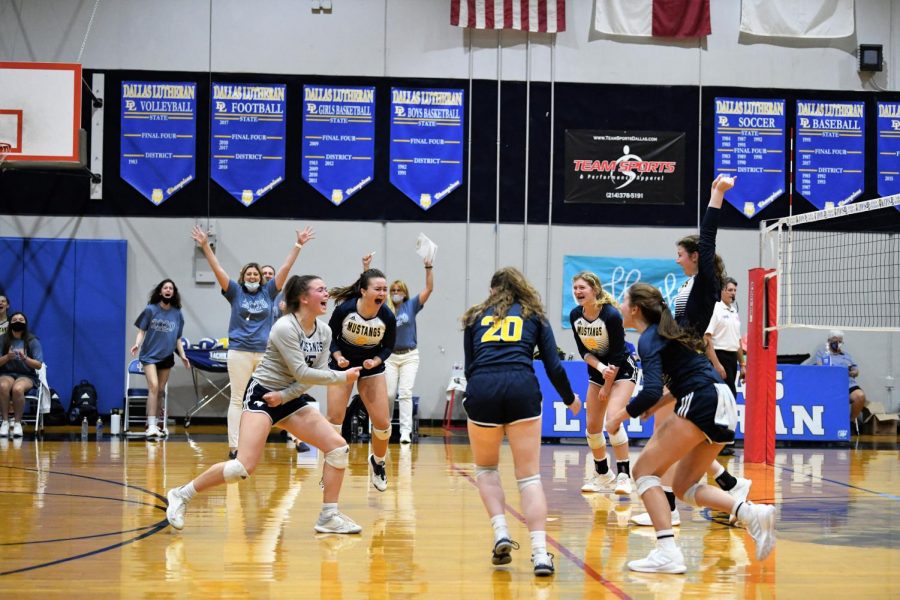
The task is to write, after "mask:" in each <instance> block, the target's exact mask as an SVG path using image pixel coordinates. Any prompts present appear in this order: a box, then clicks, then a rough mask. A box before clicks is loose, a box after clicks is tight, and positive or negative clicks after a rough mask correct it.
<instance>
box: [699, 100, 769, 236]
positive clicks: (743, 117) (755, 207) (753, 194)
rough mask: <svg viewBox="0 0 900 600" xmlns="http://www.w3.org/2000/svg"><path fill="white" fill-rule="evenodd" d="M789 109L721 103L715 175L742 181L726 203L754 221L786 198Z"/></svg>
mask: <svg viewBox="0 0 900 600" xmlns="http://www.w3.org/2000/svg"><path fill="white" fill-rule="evenodd" d="M784 104H785V103H784V100H763V99H757V98H716V140H715V148H716V153H715V173H716V175H719V174H725V175H730V176H735V175H739V176H740V177H739V178H738V185H737V186H735V187H734V189H732V190H730V191H729V192H728V194H726V196H725V200H727V201H728V202H729V203H730V204H731V205H733V206H734V207H735V208H736V209H738V210H739V211H741V212H742V213H743V214H744V216H746V217H747V218H748V219H749V218H750V217H753V216H755V215H756V213H758V212H759V211H761V210H762V209H764V208H765V207H767V206H768V205H769V204H771V203H772V202H773V201H774V200H775V199H776V198H778V197H779V196H781V195H782V194H783V193H784V189H785V185H784V163H785V152H784V148H785V143H784V140H785V135H784V132H785V117H784Z"/></svg>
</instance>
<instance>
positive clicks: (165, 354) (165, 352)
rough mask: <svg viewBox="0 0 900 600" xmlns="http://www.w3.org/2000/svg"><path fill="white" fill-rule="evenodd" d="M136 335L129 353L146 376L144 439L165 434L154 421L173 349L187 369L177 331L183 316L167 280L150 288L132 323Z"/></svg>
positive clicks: (172, 285) (175, 289) (180, 329)
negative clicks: (135, 357)
mask: <svg viewBox="0 0 900 600" xmlns="http://www.w3.org/2000/svg"><path fill="white" fill-rule="evenodd" d="M134 325H135V327H137V329H138V331H137V337H136V338H135V340H134V346H132V347H131V355H132V356H138V351H140V356H139V357H138V358H139V360H140V361H141V365H143V367H144V376H145V377H146V378H147V431H146V435H147V437H148V438H153V437H165V435H166V434H165V427H166V424H165V423H163V429H162V430H160V428H159V427H158V426H157V424H156V419H157V416H156V415H157V410H158V408H159V397H160V390H165V389H166V383H167V382H168V381H169V371H171V369H172V367H174V366H175V352H177V353H178V356H179V357H180V358H181V362H182V364H183V365H184V368H185V369H187V368H190V366H191V365H190V363H189V362H188V359H187V356H186V355H185V353H184V346H183V344H182V341H181V334H182V333H183V331H184V316H182V314H181V295H180V294H179V293H178V287H177V286H176V285H175V282H174V281H172V280H171V279H163V280H162V281H160V282H159V283H158V284H156V287H155V288H153V291H152V292H150V300H149V302H148V303H147V306H146V307H145V308H144V310H143V311H142V312H141V314H140V315H139V316H138V318H137V320H135V322H134ZM163 393H164V392H163Z"/></svg>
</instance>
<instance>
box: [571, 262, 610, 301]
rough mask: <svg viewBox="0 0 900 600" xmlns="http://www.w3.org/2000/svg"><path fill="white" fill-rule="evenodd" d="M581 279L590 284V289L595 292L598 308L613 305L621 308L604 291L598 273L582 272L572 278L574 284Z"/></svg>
mask: <svg viewBox="0 0 900 600" xmlns="http://www.w3.org/2000/svg"><path fill="white" fill-rule="evenodd" d="M579 279H583V280H584V281H585V283H587V284H588V287H590V288H591V289H592V290H594V295H595V296H596V297H597V300H596V304H595V306H596V307H597V308H600V307H602V306H603V305H604V304H611V305H612V306H614V307H616V308H619V303H618V302H616V299H615V298H613V297H612V294H610V293H609V292H607V291H606V290H604V289H603V284H602V283H601V282H600V278H599V277H597V275H596V273H593V272H591V271H582V272H581V273H578V274H577V275H575V277H573V278H572V283H575V282H576V281H578V280H579Z"/></svg>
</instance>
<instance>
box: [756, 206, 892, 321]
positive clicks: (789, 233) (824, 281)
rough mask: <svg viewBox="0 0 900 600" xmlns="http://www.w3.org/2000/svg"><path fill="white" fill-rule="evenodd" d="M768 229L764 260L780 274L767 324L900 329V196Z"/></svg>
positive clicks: (765, 227) (762, 248)
mask: <svg viewBox="0 0 900 600" xmlns="http://www.w3.org/2000/svg"><path fill="white" fill-rule="evenodd" d="M760 229H761V236H760V262H761V264H769V265H773V266H774V267H775V274H776V275H777V299H778V304H777V306H778V309H777V313H776V314H777V318H776V320H775V322H774V324H771V325H770V326H769V327H767V330H770V331H771V330H772V329H779V330H781V329H790V328H807V329H824V330H828V329H844V330H850V331H900V194H896V195H893V196H885V197H883V198H876V199H874V200H868V201H865V202H857V203H854V204H848V205H845V206H836V207H834V208H829V209H826V210H820V211H816V212H811V213H804V214H801V215H794V216H791V217H785V218H782V219H778V220H776V221H774V222H771V221H770V222H769V223H763V224H762V225H761V227H760ZM767 256H768V257H771V258H770V259H769V260H766V257H767Z"/></svg>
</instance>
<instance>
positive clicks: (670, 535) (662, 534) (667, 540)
mask: <svg viewBox="0 0 900 600" xmlns="http://www.w3.org/2000/svg"><path fill="white" fill-rule="evenodd" d="M656 546H657V547H658V548H659V549H660V550H677V549H678V546H676V545H675V532H674V531H672V530H671V529H661V530H659V531H657V532H656Z"/></svg>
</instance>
